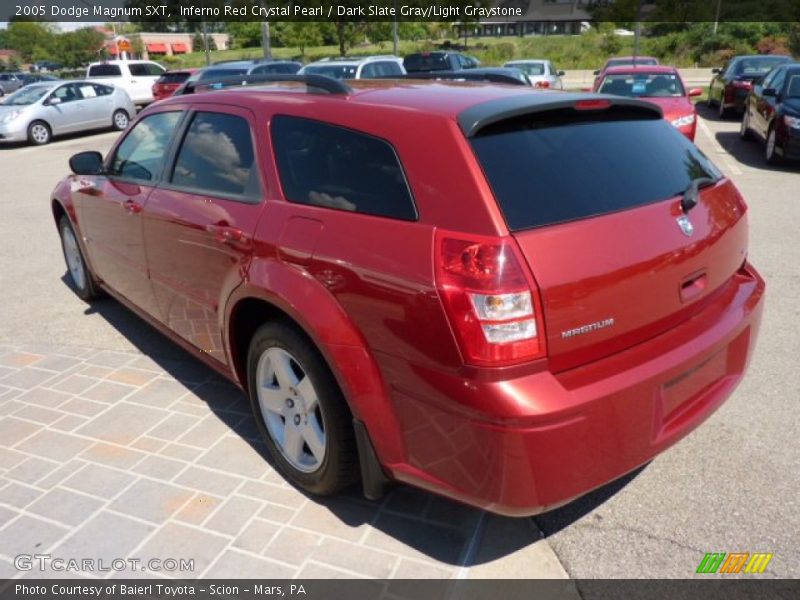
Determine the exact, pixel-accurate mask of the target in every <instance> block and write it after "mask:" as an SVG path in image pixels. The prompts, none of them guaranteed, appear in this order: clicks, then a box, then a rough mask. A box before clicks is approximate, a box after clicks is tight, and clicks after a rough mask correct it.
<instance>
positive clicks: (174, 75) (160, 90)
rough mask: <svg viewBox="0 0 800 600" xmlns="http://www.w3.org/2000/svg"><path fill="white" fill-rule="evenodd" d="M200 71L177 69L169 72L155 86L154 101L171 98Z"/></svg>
mask: <svg viewBox="0 0 800 600" xmlns="http://www.w3.org/2000/svg"><path fill="white" fill-rule="evenodd" d="M197 71H199V69H176V70H174V71H167V72H166V73H164V74H163V75H162V76H161V77H159V78H158V79H157V80H156V82H155V83H154V84H153V100H162V99H163V98H169V97H170V96H172V94H174V93H175V90H177V89H178V88H179V87H181V85H183V84H184V83H186V81H187V80H188V79H189V77H191V76H192V75H194V74H195V73H197Z"/></svg>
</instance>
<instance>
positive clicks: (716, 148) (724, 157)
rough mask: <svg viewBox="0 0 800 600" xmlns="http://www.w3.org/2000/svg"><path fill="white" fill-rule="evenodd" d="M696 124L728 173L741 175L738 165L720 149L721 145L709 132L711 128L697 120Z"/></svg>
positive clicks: (723, 149)
mask: <svg viewBox="0 0 800 600" xmlns="http://www.w3.org/2000/svg"><path fill="white" fill-rule="evenodd" d="M698 123H699V125H700V130H701V131H702V132H703V134H704V135H705V136H706V137H707V138H708V141H709V142H711V145H712V146H713V147H714V152H715V153H716V154H717V155H719V156H721V158H722V162H724V163H725V166H726V167H727V169H728V171H730V172H731V174H733V175H741V174H742V170H741V169H740V168H739V165H737V164H736V161H735V160H734V159H733V157H732V156H731V155H730V153H729V152H728V151H727V150H725V148H723V147H722V144H720V143H719V142H718V141H717V138H716V136H715V135H714V133H713V132H712V131H711V128H710V127H709V126H708V125H707V124H706V122H705V120H703V119H698Z"/></svg>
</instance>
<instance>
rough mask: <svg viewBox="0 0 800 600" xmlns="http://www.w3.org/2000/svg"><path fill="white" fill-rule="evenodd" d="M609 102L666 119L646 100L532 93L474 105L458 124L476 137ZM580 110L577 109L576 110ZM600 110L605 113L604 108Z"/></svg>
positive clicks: (595, 95) (659, 109)
mask: <svg viewBox="0 0 800 600" xmlns="http://www.w3.org/2000/svg"><path fill="white" fill-rule="evenodd" d="M598 100H600V101H602V100H606V101H608V102H609V103H610V104H609V107H610V106H623V107H628V108H631V109H633V110H636V111H641V112H642V114H644V115H648V114H649V115H650V116H652V117H658V118H663V116H664V113H663V111H662V110H661V108H660V107H658V106H656V105H655V104H652V103H650V102H645V101H644V100H637V99H635V98H626V97H622V96H611V95H608V94H590V93H569V92H531V93H527V94H519V95H515V96H506V97H503V98H497V99H495V100H489V101H487V102H481V103H480V104H476V105H474V106H470V107H469V108H467V109H466V110H463V111H462V112H461V113H460V114H459V115H458V124H459V126H460V127H461V130H462V131H463V132H464V135H465V136H467V137H475V136H476V135H477V134H478V132H480V130H481V129H483V128H485V127H487V126H488V125H492V124H493V123H499V122H500V121H505V120H507V119H513V118H514V117H521V116H523V115H531V114H536V113H541V112H546V111H553V110H560V109H567V108H572V109H575V106H576V104H578V103H579V102H596V101H598ZM576 110H577V109H576ZM598 110H603V108H600V109H598Z"/></svg>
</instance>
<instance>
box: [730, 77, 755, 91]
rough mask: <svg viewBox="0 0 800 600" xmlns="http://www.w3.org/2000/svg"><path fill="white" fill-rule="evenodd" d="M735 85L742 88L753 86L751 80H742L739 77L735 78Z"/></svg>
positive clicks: (747, 88)
mask: <svg viewBox="0 0 800 600" xmlns="http://www.w3.org/2000/svg"><path fill="white" fill-rule="evenodd" d="M733 87H736V88H741V89H743V90H749V89H750V88H752V87H753V84H752V82H750V81H741V80H739V79H734V80H733Z"/></svg>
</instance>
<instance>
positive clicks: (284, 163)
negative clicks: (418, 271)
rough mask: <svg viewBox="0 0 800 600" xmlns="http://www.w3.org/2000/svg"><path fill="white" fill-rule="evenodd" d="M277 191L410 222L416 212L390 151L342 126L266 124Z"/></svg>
mask: <svg viewBox="0 0 800 600" xmlns="http://www.w3.org/2000/svg"><path fill="white" fill-rule="evenodd" d="M272 144H273V146H274V148H275V155H276V161H277V165H278V172H279V175H280V180H281V186H282V187H283V192H284V194H285V195H286V198H287V199H288V200H290V201H291V202H297V203H300V204H312V205H316V206H325V207H328V208H337V209H340V210H349V211H353V212H360V213H365V214H369V215H377V216H381V217H391V218H394V219H402V220H407V221H413V220H416V218H417V211H416V208H415V206H414V201H413V199H412V198H411V192H410V190H409V188H408V183H407V182H406V177H405V173H404V172H403V168H402V166H401V165H400V160H399V159H398V158H397V154H396V153H395V151H394V148H392V146H390V145H389V143H387V142H386V141H384V140H382V139H379V138H376V137H373V136H371V135H367V134H364V133H359V132H357V131H353V130H351V129H345V128H344V127H337V126H334V125H327V124H325V123H320V122H318V121H311V120H308V119H301V118H297V117H287V116H276V117H275V118H274V119H273V120H272Z"/></svg>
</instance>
